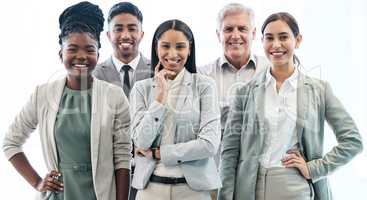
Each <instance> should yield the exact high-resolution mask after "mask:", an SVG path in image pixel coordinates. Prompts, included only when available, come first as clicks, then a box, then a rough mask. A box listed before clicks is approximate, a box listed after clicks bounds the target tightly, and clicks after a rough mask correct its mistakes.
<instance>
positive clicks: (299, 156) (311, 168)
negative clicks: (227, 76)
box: [219, 13, 363, 200]
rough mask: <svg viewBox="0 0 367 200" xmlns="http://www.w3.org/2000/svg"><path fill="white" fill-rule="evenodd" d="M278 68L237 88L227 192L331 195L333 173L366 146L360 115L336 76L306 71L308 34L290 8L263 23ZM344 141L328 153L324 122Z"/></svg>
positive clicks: (224, 170)
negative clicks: (337, 91)
mask: <svg viewBox="0 0 367 200" xmlns="http://www.w3.org/2000/svg"><path fill="white" fill-rule="evenodd" d="M261 31H262V33H263V37H262V42H263V47H264V50H265V54H266V55H267V57H268V59H269V60H270V62H271V63H272V66H271V68H269V69H268V70H267V71H265V72H263V73H262V74H261V75H260V76H259V77H257V78H256V79H254V80H253V81H251V82H250V83H249V84H247V85H245V86H243V87H242V88H240V89H239V90H238V91H237V94H236V96H235V101H234V105H233V107H232V109H231V112H230V115H229V118H228V123H227V125H226V129H225V132H224V136H223V150H222V164H221V167H220V172H221V178H222V183H223V188H221V189H220V192H219V199H220V200H233V199H236V200H270V199H282V200H293V199H297V200H306V199H316V200H330V199H332V196H331V192H330V188H329V185H328V182H327V178H326V177H327V176H328V175H329V174H330V173H332V172H333V171H335V170H336V169H337V168H338V167H340V166H342V165H344V164H346V163H347V162H348V161H350V160H351V159H352V158H353V157H354V156H355V155H356V154H357V153H359V152H361V151H362V148H363V147H362V141H361V136H360V134H359V132H358V129H357V127H356V125H355V123H354V122H353V120H352V118H351V117H350V116H349V114H348V113H347V112H346V110H345V109H344V107H343V106H342V105H341V103H340V102H339V100H338V99H337V98H336V97H335V96H334V94H333V92H332V90H331V88H330V86H329V84H328V83H327V82H325V81H321V80H318V79H315V78H311V77H309V76H306V75H304V74H303V73H302V72H301V71H300V68H299V67H298V66H299V61H298V59H297V57H295V54H294V51H295V49H297V48H298V47H299V45H300V43H301V41H302V36H301V34H300V33H299V28H298V25H297V22H296V20H295V19H294V18H293V17H292V16H291V15H290V14H288V13H275V14H273V15H271V16H269V17H268V18H267V19H266V20H265V22H264V24H263V26H262V29H261ZM325 120H326V121H327V122H328V124H329V125H330V126H331V128H332V130H333V131H334V134H335V137H336V140H337V142H338V145H336V146H335V147H333V148H332V149H331V150H330V151H329V152H328V153H326V154H324V151H323V141H324V122H325Z"/></svg>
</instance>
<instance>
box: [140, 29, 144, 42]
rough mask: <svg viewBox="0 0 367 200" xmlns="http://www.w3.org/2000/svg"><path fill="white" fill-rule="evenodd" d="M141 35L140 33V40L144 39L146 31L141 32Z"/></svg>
mask: <svg viewBox="0 0 367 200" xmlns="http://www.w3.org/2000/svg"><path fill="white" fill-rule="evenodd" d="M140 34H141V35H140V40H141V39H143V37H144V31H141V33H140Z"/></svg>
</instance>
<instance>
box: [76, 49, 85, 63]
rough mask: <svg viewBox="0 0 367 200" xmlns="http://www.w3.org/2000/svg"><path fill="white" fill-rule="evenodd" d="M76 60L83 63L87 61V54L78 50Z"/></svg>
mask: <svg viewBox="0 0 367 200" xmlns="http://www.w3.org/2000/svg"><path fill="white" fill-rule="evenodd" d="M76 59H78V60H79V61H85V60H86V59H87V52H85V51H83V50H79V51H78V52H77V54H76Z"/></svg>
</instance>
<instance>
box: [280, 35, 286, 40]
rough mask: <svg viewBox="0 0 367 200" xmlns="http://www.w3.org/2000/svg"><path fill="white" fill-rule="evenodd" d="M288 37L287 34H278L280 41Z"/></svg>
mask: <svg viewBox="0 0 367 200" xmlns="http://www.w3.org/2000/svg"><path fill="white" fill-rule="evenodd" d="M287 39H288V35H281V36H279V40H280V41H286V40H287Z"/></svg>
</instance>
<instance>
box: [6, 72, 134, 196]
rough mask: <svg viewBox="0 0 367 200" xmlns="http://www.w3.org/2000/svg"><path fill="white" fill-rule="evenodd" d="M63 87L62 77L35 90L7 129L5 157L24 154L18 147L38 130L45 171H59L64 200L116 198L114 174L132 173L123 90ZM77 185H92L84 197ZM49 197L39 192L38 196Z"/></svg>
mask: <svg viewBox="0 0 367 200" xmlns="http://www.w3.org/2000/svg"><path fill="white" fill-rule="evenodd" d="M65 85H66V78H63V79H60V80H57V81H54V82H50V83H46V84H43V85H40V86H38V87H37V88H36V90H35V91H34V92H33V94H32V96H31V98H30V100H29V101H28V103H27V104H26V105H25V106H24V107H23V109H22V110H21V112H20V113H19V114H18V115H17V116H16V118H15V120H14V122H13V123H12V125H11V126H10V127H9V130H8V132H7V134H6V136H5V139H4V143H3V150H4V152H5V155H6V157H7V158H8V159H10V158H12V157H13V156H14V155H15V154H17V153H20V152H22V145H23V144H24V143H25V141H26V139H27V138H28V137H29V135H30V133H31V132H33V131H34V130H35V129H36V128H37V127H38V130H39V134H40V138H41V145H42V151H43V155H44V159H45V162H46V166H47V169H48V170H49V171H51V170H57V171H61V173H62V176H63V177H62V178H63V181H65V182H64V185H65V186H64V189H65V190H68V192H66V193H64V195H66V196H64V197H65V199H67V197H68V196H69V197H73V198H74V199H77V198H78V195H79V196H80V195H81V196H82V197H83V198H85V195H87V196H88V195H90V198H91V199H94V198H96V199H98V200H115V199H116V183H115V170H117V169H120V168H124V169H130V160H131V139H130V135H129V123H130V115H129V104H128V100H127V98H126V97H125V96H124V95H123V92H122V90H121V88H118V87H116V86H114V85H112V84H109V83H106V82H104V81H100V80H98V79H95V78H94V79H93V86H92V88H91V89H90V90H85V91H83V90H82V91H73V90H70V89H68V88H66V86H65ZM83 93H84V94H83ZM78 109H81V110H78ZM75 126H76V127H75ZM68 130H69V131H68ZM79 140H80V141H79ZM70 142H71V143H73V144H71V143H70ZM70 146H72V147H70ZM73 150H75V151H73ZM76 175H78V176H77V177H74V176H76ZM81 183H84V185H83V186H85V184H91V185H90V186H92V187H87V188H81V191H84V192H86V193H80V192H76V193H74V192H75V190H76V188H78V189H77V190H80V188H79V187H76V186H75V185H73V184H77V185H78V184H81ZM49 195H51V193H49V192H47V193H42V194H40V198H45V197H47V196H49ZM81 196H80V197H81ZM78 199H80V198H78Z"/></svg>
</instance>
